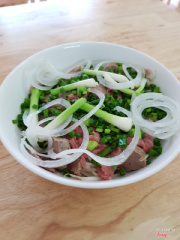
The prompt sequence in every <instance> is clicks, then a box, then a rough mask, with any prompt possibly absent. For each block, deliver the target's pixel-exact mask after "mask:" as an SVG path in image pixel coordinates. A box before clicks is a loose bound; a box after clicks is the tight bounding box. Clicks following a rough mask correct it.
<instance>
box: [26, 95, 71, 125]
mask: <svg viewBox="0 0 180 240" xmlns="http://www.w3.org/2000/svg"><path fill="white" fill-rule="evenodd" d="M57 104H58V105H62V106H64V107H66V108H68V107H70V106H71V104H70V103H69V102H68V101H67V100H65V99H63V98H59V99H55V100H53V101H51V102H49V103H47V104H45V105H44V106H43V107H41V108H39V109H38V110H37V111H36V112H33V113H31V114H29V115H28V116H27V118H25V121H24V124H25V125H26V126H27V127H29V126H31V125H32V119H33V118H34V117H35V116H36V115H38V114H39V113H40V112H42V111H44V110H45V109H47V108H49V107H52V106H54V105H57Z"/></svg>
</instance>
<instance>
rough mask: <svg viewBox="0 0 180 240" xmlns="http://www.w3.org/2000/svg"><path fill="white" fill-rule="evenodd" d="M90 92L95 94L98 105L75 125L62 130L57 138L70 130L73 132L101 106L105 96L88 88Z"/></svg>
mask: <svg viewBox="0 0 180 240" xmlns="http://www.w3.org/2000/svg"><path fill="white" fill-rule="evenodd" d="M90 92H92V93H94V94H96V95H97V96H98V97H99V99H100V101H99V103H98V104H97V105H96V106H95V107H94V108H93V110H91V111H90V112H89V113H87V114H86V115H85V116H84V117H83V118H81V119H80V120H79V121H77V122H76V123H74V124H73V125H72V126H70V127H68V128H66V129H63V130H62V131H61V132H60V133H58V134H59V136H63V135H66V134H67V133H69V132H71V131H72V130H74V129H75V128H76V127H77V126H79V125H80V124H81V123H83V122H84V121H86V120H87V119H88V118H90V117H91V116H92V115H93V114H94V113H95V112H96V111H97V110H98V109H99V108H100V107H101V106H102V104H103V102H104V99H105V96H104V94H103V93H102V92H101V91H99V90H97V89H93V88H90Z"/></svg>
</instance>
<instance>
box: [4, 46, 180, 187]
mask: <svg viewBox="0 0 180 240" xmlns="http://www.w3.org/2000/svg"><path fill="white" fill-rule="evenodd" d="M44 59H48V60H49V61H50V62H52V63H53V64H54V65H55V66H56V67H57V68H58V69H61V70H63V69H65V68H67V67H68V66H69V67H71V66H73V65H74V64H76V63H77V62H80V61H81V60H84V59H91V60H92V62H97V61H101V60H113V61H118V62H129V63H133V64H137V65H141V66H142V67H144V68H148V69H151V70H152V71H153V72H154V74H155V76H156V77H155V79H154V83H155V84H157V85H158V86H160V87H161V90H162V92H163V93H164V94H165V95H167V96H170V97H172V98H173V99H175V100H177V101H180V94H179V92H180V84H179V82H178V80H177V79H176V78H175V76H174V75H173V74H172V73H171V72H170V71H169V70H168V69H167V68H165V67H164V66H163V65H162V64H160V63H159V62H157V61H156V60H154V59H153V58H151V57H149V56H147V55H145V54H143V53H141V52H139V51H136V50H133V49H130V48H127V47H124V46H120V45H115V44H109V43H95V42H84V43H70V44H65V45H60V46H56V47H53V48H49V49H46V50H44V51H41V52H39V53H37V54H35V55H33V56H31V57H30V58H28V59H26V60H25V61H24V62H22V63H21V64H20V65H18V66H17V67H16V68H15V69H14V70H13V71H12V72H11V73H10V74H9V75H8V76H7V78H6V79H5V80H4V82H3V83H2V85H1V88H0V112H1V118H0V137H1V141H2V142H3V144H4V145H5V147H6V148H7V150H8V151H9V152H10V153H11V155H12V156H13V157H14V158H15V159H16V160H18V161H19V162H20V163H21V164H22V165H24V166H25V167H26V168H28V169H29V170H31V171H32V172H34V173H36V174H38V175H40V176H41V177H44V178H46V179H49V180H52V181H54V182H57V183H61V184H65V185H70V186H75V187H82V188H108V187H116V186H122V185H126V184H130V183H133V182H137V181H139V180H142V179H144V178H147V177H149V176H151V175H152V174H154V173H156V172H158V171H159V170H160V169H162V168H163V167H165V166H166V165H167V164H168V163H169V162H171V161H172V160H173V158H174V157H175V156H176V155H177V154H178V153H179V150H180V147H179V146H180V136H179V135H178V134H176V135H175V136H174V137H173V138H171V139H170V140H168V141H166V142H165V143H164V147H163V153H162V155H161V156H159V157H158V158H157V159H156V160H155V161H153V163H152V164H150V165H148V166H147V167H145V168H143V169H141V170H139V171H135V172H131V173H129V174H127V175H126V176H125V177H123V178H118V179H114V180H111V181H98V182H82V181H79V180H74V179H69V178H64V177H61V176H57V175H54V174H52V173H50V172H48V171H46V170H44V169H42V168H40V167H38V166H35V165H34V164H32V163H31V162H29V161H28V160H27V159H26V158H25V157H24V156H23V155H22V154H21V152H20V149H19V143H20V132H19V131H18V129H17V127H16V125H14V124H12V120H13V119H15V118H16V116H17V114H18V113H19V112H20V107H19V106H20V104H21V103H22V102H23V100H24V98H25V97H26V96H27V95H28V89H29V86H30V85H29V83H28V82H26V79H25V76H24V69H27V68H30V67H31V66H32V64H34V63H35V62H36V61H37V60H44Z"/></svg>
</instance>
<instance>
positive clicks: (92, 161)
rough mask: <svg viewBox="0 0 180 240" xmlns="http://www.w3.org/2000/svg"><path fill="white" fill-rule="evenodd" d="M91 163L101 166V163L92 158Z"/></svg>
mask: <svg viewBox="0 0 180 240" xmlns="http://www.w3.org/2000/svg"><path fill="white" fill-rule="evenodd" d="M91 163H93V164H94V165H96V167H98V168H101V164H100V163H98V162H96V161H95V160H94V159H92V160H91Z"/></svg>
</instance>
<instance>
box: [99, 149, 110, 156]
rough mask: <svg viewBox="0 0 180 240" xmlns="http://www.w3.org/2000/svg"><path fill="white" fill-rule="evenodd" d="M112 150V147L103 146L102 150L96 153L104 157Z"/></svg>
mask: <svg viewBox="0 0 180 240" xmlns="http://www.w3.org/2000/svg"><path fill="white" fill-rule="evenodd" d="M111 151H112V147H107V148H105V149H104V150H103V151H102V152H100V153H99V154H98V156H100V157H105V156H106V155H107V154H108V153H110V152H111Z"/></svg>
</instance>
